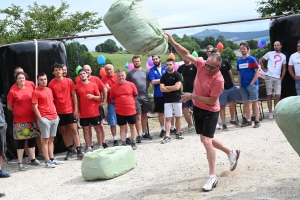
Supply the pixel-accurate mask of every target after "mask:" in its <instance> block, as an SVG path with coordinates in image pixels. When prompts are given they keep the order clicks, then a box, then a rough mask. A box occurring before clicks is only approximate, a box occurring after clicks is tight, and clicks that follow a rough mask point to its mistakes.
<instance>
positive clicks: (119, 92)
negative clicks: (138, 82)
mask: <svg viewBox="0 0 300 200" xmlns="http://www.w3.org/2000/svg"><path fill="white" fill-rule="evenodd" d="M137 95H138V92H137V89H136V87H135V85H134V84H133V83H132V82H129V81H126V82H125V83H124V84H120V83H116V84H114V85H113V86H112V87H111V89H110V95H109V98H110V99H114V100H115V105H116V113H117V114H118V115H122V116H130V115H134V114H136V110H135V99H134V98H135V97H136V96H137Z"/></svg>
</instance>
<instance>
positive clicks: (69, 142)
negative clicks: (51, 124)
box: [58, 126, 72, 147]
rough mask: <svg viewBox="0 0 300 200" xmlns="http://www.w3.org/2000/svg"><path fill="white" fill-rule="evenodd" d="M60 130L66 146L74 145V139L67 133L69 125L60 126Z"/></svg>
mask: <svg viewBox="0 0 300 200" xmlns="http://www.w3.org/2000/svg"><path fill="white" fill-rule="evenodd" d="M58 130H59V132H60V134H61V136H62V139H63V141H64V144H65V146H66V147H69V146H71V145H72V140H70V138H69V135H68V133H67V126H59V127H58Z"/></svg>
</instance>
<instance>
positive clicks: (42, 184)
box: [0, 119, 300, 200]
mask: <svg viewBox="0 0 300 200" xmlns="http://www.w3.org/2000/svg"><path fill="white" fill-rule="evenodd" d="M183 126H186V125H183ZM107 133H108V131H107ZM151 133H152V135H153V136H154V137H153V140H148V141H143V142H142V143H141V144H139V145H138V149H137V150H136V151H135V152H134V153H135V158H136V165H135V168H134V169H133V170H131V171H129V172H128V173H126V174H124V175H122V176H119V177H117V178H114V179H111V180H100V181H94V182H90V181H85V180H84V179H83V178H82V176H81V161H79V160H75V159H74V160H69V161H67V162H65V163H64V164H63V165H60V166H57V167H56V168H54V169H46V168H44V167H43V166H38V167H33V166H30V165H26V171H25V172H19V171H18V170H17V164H16V160H13V161H11V162H10V164H9V165H7V164H6V163H4V165H3V167H2V168H3V170H4V171H6V172H8V173H10V174H11V177H10V178H7V179H1V180H0V192H5V193H6V197H5V198H3V199H14V200H15V199H118V200H119V199H149V200H150V199H151V200H153V199H225V200H227V199H268V200H274V199H300V190H299V178H300V164H299V156H298V154H297V153H296V152H295V151H294V150H293V149H292V147H291V146H290V145H289V143H288V142H287V140H286V139H285V137H284V135H283V134H282V133H281V131H280V129H279V128H278V127H277V125H276V123H275V120H269V119H265V120H263V121H262V122H261V127H260V128H258V129H254V128H251V127H247V128H239V127H234V126H232V125H229V131H227V132H224V131H222V130H217V131H216V134H215V137H217V138H219V139H220V140H221V141H223V142H224V144H225V145H227V146H229V147H232V148H234V149H240V150H241V155H240V159H239V163H238V166H237V168H236V169H235V170H234V171H230V169H229V162H228V159H227V156H226V155H225V154H224V153H223V152H221V151H218V150H217V162H216V164H217V176H218V180H219V183H218V185H217V187H216V188H215V189H214V190H213V191H211V192H202V191H201V188H202V186H203V185H204V183H205V181H206V178H207V175H208V163H207V160H206V154H205V149H204V147H203V145H202V144H201V143H200V141H199V136H198V135H197V134H195V132H190V133H189V132H187V131H185V132H184V137H185V138H184V139H183V140H176V139H174V136H172V137H173V139H172V141H171V142H170V143H168V144H160V141H161V138H159V136H158V135H159V130H158V126H157V125H155V123H153V124H151ZM108 139H109V138H108ZM109 141H110V140H109ZM109 144H110V145H111V141H110V143H109ZM64 155H65V154H64V153H62V154H57V155H56V157H57V158H58V159H61V160H62V159H63V157H64Z"/></svg>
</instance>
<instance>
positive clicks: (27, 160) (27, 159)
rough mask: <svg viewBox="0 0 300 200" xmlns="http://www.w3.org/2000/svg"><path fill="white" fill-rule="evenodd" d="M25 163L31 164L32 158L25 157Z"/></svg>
mask: <svg viewBox="0 0 300 200" xmlns="http://www.w3.org/2000/svg"><path fill="white" fill-rule="evenodd" d="M25 163H27V164H30V163H31V159H30V157H29V156H26V157H25Z"/></svg>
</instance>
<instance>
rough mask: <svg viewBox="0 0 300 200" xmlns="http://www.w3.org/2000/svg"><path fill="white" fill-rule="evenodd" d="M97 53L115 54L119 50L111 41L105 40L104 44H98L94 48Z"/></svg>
mask: <svg viewBox="0 0 300 200" xmlns="http://www.w3.org/2000/svg"><path fill="white" fill-rule="evenodd" d="M95 50H96V51H97V52H105V53H116V52H117V51H118V50H119V47H118V46H117V43H116V42H115V41H114V40H112V39H107V40H105V41H104V43H101V44H98V45H97V46H96V47H95Z"/></svg>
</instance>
